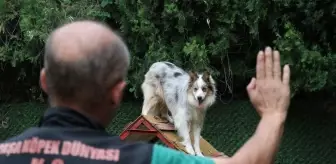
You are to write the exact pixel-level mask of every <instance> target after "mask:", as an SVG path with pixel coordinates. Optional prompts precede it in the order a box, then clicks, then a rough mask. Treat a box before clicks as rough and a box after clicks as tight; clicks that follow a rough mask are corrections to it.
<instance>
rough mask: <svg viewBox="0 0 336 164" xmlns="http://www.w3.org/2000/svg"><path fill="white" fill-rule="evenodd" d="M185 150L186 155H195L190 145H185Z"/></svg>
mask: <svg viewBox="0 0 336 164" xmlns="http://www.w3.org/2000/svg"><path fill="white" fill-rule="evenodd" d="M185 150H186V151H187V153H189V154H190V155H196V153H195V151H194V149H193V147H192V146H191V145H187V146H186V147H185Z"/></svg>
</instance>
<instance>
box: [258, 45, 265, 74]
mask: <svg viewBox="0 0 336 164" xmlns="http://www.w3.org/2000/svg"><path fill="white" fill-rule="evenodd" d="M256 67H257V68H256V69H257V72H256V74H257V75H256V77H257V79H258V80H262V79H264V78H265V54H264V52H263V51H259V53H258V56H257V66H256Z"/></svg>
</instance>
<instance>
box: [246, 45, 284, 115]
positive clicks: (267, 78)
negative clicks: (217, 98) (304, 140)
mask: <svg viewBox="0 0 336 164" xmlns="http://www.w3.org/2000/svg"><path fill="white" fill-rule="evenodd" d="M289 81H290V69H289V66H288V65H285V66H284V68H283V75H282V78H281V66H280V54H279V52H278V51H272V49H271V48H270V47H267V48H266V49H265V52H263V51H260V52H259V53H258V57H257V65H256V78H252V80H251V82H250V83H249V84H248V86H247V92H248V95H249V97H250V101H251V103H252V104H253V106H254V107H255V108H256V110H257V111H258V113H259V115H260V116H261V117H263V116H266V115H280V116H284V117H286V115H287V110H288V106H289V103H290V86H289Z"/></svg>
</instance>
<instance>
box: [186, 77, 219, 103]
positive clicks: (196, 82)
mask: <svg viewBox="0 0 336 164" xmlns="http://www.w3.org/2000/svg"><path fill="white" fill-rule="evenodd" d="M189 76H190V81H189V88H188V93H189V95H188V101H189V104H191V105H193V106H195V107H197V108H207V107H209V106H210V105H212V104H213V103H214V101H215V97H216V96H215V95H216V84H215V81H214V80H213V78H212V76H211V74H210V73H209V72H207V71H205V72H203V73H195V72H193V71H191V72H189Z"/></svg>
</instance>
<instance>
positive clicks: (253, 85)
mask: <svg viewBox="0 0 336 164" xmlns="http://www.w3.org/2000/svg"><path fill="white" fill-rule="evenodd" d="M255 88H256V79H255V78H254V77H253V78H252V79H251V81H250V83H249V84H248V85H247V87H246V90H247V93H248V95H249V96H250V97H251V95H252V94H253V92H254V90H255Z"/></svg>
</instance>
